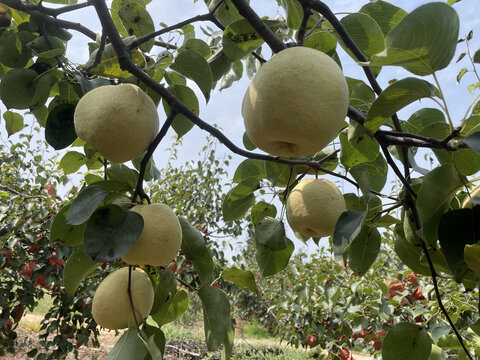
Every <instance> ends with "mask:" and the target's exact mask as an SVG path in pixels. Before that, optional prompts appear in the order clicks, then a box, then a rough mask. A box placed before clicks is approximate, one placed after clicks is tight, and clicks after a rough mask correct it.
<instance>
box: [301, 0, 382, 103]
mask: <svg viewBox="0 0 480 360" xmlns="http://www.w3.org/2000/svg"><path fill="white" fill-rule="evenodd" d="M298 2H300V3H301V4H302V6H304V7H305V6H308V7H310V8H311V9H312V10H315V11H318V12H319V13H320V14H322V15H323V16H324V17H325V19H327V20H328V21H329V22H330V23H331V24H332V26H333V28H334V29H335V31H336V32H337V33H338V35H340V37H341V38H342V41H343V43H344V44H345V46H346V47H347V48H348V49H349V50H350V51H351V52H352V53H353V55H355V57H356V58H357V60H358V61H362V62H364V61H368V59H367V57H366V56H365V55H364V54H363V52H362V51H361V50H360V48H359V47H358V46H357V44H356V43H355V42H354V41H353V40H352V38H351V37H350V35H349V34H348V32H347V31H346V30H345V28H344V27H343V25H342V23H341V22H340V21H339V20H338V19H337V17H336V16H335V14H334V13H333V12H332V10H330V8H329V7H328V6H327V5H326V4H324V3H323V2H321V1H320V0H298ZM363 71H364V72H365V75H366V76H367V79H368V81H369V82H370V84H371V85H372V88H373V90H374V91H375V93H376V94H377V95H378V94H380V93H381V92H382V88H381V87H380V85H379V84H378V82H377V79H376V78H375V75H374V74H373V72H372V69H371V68H370V67H368V66H364V67H363Z"/></svg>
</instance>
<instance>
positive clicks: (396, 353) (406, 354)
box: [382, 322, 432, 360]
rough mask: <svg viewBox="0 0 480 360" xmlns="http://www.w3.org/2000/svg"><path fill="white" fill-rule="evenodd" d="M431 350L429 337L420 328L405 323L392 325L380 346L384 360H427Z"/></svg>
mask: <svg viewBox="0 0 480 360" xmlns="http://www.w3.org/2000/svg"><path fill="white" fill-rule="evenodd" d="M431 349H432V340H431V339H430V335H429V334H428V332H427V331H426V330H424V329H423V328H422V327H421V326H418V325H415V324H410V323H406V322H402V323H398V324H396V325H394V326H393V327H392V328H391V329H390V330H389V331H388V333H387V336H385V339H384V340H383V346H382V358H383V359H384V360H427V359H428V357H429V356H430V351H431Z"/></svg>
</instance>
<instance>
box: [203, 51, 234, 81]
mask: <svg viewBox="0 0 480 360" xmlns="http://www.w3.org/2000/svg"><path fill="white" fill-rule="evenodd" d="M207 62H208V65H209V66H210V70H211V71H212V80H213V81H218V80H220V79H221V78H222V76H223V75H225V74H226V73H228V72H229V71H230V68H231V67H232V61H230V60H229V59H228V58H227V56H226V55H225V52H224V51H223V48H220V50H218V51H217V52H216V53H215V54H213V55H212V56H211V57H210V58H209V59H208V60H207Z"/></svg>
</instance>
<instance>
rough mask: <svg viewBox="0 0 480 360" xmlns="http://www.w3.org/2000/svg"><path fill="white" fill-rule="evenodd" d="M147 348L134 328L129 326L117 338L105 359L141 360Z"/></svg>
mask: <svg viewBox="0 0 480 360" xmlns="http://www.w3.org/2000/svg"><path fill="white" fill-rule="evenodd" d="M147 352H148V349H147V347H146V345H145V343H144V342H143V341H142V339H141V338H140V334H139V333H138V332H137V329H136V328H129V329H128V330H127V331H125V332H124V333H123V335H122V336H121V337H120V339H118V341H117V343H116V344H115V346H114V347H113V349H112V350H111V351H110V352H109V353H108V355H107V357H106V360H143V358H144V357H145V355H147Z"/></svg>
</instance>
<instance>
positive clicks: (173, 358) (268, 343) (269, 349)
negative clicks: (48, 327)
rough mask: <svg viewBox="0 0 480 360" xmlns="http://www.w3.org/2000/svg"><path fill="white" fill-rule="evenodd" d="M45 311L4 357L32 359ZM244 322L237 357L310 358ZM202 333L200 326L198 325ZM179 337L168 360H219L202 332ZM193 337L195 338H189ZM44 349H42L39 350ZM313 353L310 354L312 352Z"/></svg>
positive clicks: (86, 356) (88, 352)
mask: <svg viewBox="0 0 480 360" xmlns="http://www.w3.org/2000/svg"><path fill="white" fill-rule="evenodd" d="M42 319H43V315H42V314H26V316H25V317H24V319H23V320H22V322H21V323H20V326H19V327H18V328H17V330H16V331H17V334H18V344H19V346H18V349H17V353H16V354H6V355H5V356H3V357H2V360H23V359H29V357H28V356H27V353H28V352H29V351H30V350H32V349H33V348H35V347H38V333H37V330H38V328H39V324H40V321H41V320H42ZM243 325H244V324H243V323H241V322H240V324H239V326H238V327H237V329H236V330H237V331H236V336H235V346H236V347H235V349H234V353H235V354H236V359H298V360H303V359H307V358H309V353H308V352H307V351H306V350H302V349H294V348H291V347H288V346H286V345H285V344H282V345H280V344H279V342H278V340H276V339H274V338H268V339H265V338H260V339H259V338H250V337H247V336H245V334H244V331H243V327H244V326H243ZM196 328H197V330H198V331H199V332H201V327H196ZM175 335H180V336H176V337H177V338H172V337H170V339H169V340H168V342H167V344H166V349H165V359H166V360H179V359H182V360H207V359H209V360H220V358H221V355H220V352H213V353H212V352H208V353H207V351H206V347H205V343H204V341H201V340H200V338H199V335H200V334H199V333H198V332H197V333H191V334H190V335H192V336H188V335H189V333H184V334H181V333H176V334H175ZM187 337H192V338H187ZM117 340H118V337H116V336H115V332H114V331H102V332H101V334H100V336H99V341H100V344H101V346H100V347H99V348H94V347H86V346H82V347H80V349H79V357H78V358H79V359H82V360H104V359H106V357H107V354H108V353H109V351H110V350H111V349H112V348H113V346H114V345H115V343H116V341H117ZM39 350H41V349H39ZM310 355H311V354H310ZM73 359H74V356H73V354H70V355H69V356H68V357H67V360H73ZM370 359H372V358H371V357H366V356H362V355H360V354H354V360H370Z"/></svg>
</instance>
